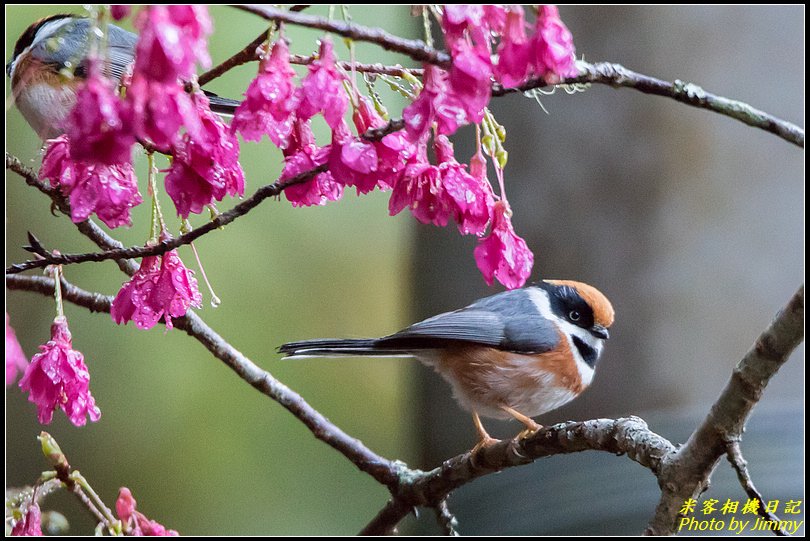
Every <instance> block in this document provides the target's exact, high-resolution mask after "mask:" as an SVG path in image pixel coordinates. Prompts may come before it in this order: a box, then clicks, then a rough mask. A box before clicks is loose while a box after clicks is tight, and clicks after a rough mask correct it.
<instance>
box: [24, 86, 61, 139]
mask: <svg viewBox="0 0 810 541" xmlns="http://www.w3.org/2000/svg"><path fill="white" fill-rule="evenodd" d="M14 101H15V103H16V105H17V108H18V109H19V110H20V113H22V115H23V117H25V120H26V121H27V122H28V123H29V124H30V125H31V127H32V128H33V129H34V131H35V132H36V133H37V135H39V136H40V137H41V138H42V139H53V138H54V137H58V136H60V135H61V134H62V133H64V131H65V130H64V123H65V119H66V118H67V116H68V114H69V113H70V111H71V110H72V109H73V107H74V105H75V104H76V93H75V92H74V91H73V89H72V88H71V87H70V85H63V86H61V87H55V86H51V85H50V84H48V83H47V82H41V83H31V84H29V85H27V86H25V89H24V90H22V91H19V92H18V93H17V94H16V95H15V97H14Z"/></svg>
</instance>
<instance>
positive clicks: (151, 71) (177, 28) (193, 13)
mask: <svg viewBox="0 0 810 541" xmlns="http://www.w3.org/2000/svg"><path fill="white" fill-rule="evenodd" d="M135 26H136V28H138V30H140V38H139V39H138V45H137V51H136V56H135V74H134V78H136V79H137V78H139V77H141V76H142V77H144V78H145V79H147V80H149V81H155V82H162V83H175V82H176V81H177V79H178V78H180V79H183V80H189V79H190V78H191V77H192V76H193V75H194V72H195V69H194V66H195V63H196V62H199V63H200V64H201V65H202V66H204V67H208V66H210V65H211V58H210V57H209V56H208V46H207V43H206V37H207V36H208V35H209V34H210V33H211V31H212V29H213V25H212V23H211V19H210V18H209V16H208V8H206V7H205V6H200V5H151V6H146V7H144V8H143V9H142V10H141V12H140V13H139V14H138V17H137V18H136V20H135Z"/></svg>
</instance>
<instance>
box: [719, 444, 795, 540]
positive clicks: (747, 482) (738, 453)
mask: <svg viewBox="0 0 810 541" xmlns="http://www.w3.org/2000/svg"><path fill="white" fill-rule="evenodd" d="M726 458H727V459H728V461H729V463H731V467H732V468H734V471H735V472H737V479H739V481H740V485H742V487H743V490H745V493H746V494H747V495H748V497H749V498H750V499H753V500H757V501H759V506H758V507H757V514H758V515H759V516H761V517H762V518H764V519H765V520H768V521H772V522H773V523H775V524H779V517H777V516H776V515H775V514H773V513H771V512H770V511H768V509H767V508H766V505H765V499H764V498H763V497H762V494H760V492H759V490H757V487H756V486H754V481H753V480H752V479H751V474H750V473H748V462H746V460H745V458H743V455H742V450H741V449H740V442H739V441H729V442H726ZM773 533H774V534H775V535H784V536H787V535H788V534H787V532H786V531H784V530H782V529H780V528H777V529H776V530H773Z"/></svg>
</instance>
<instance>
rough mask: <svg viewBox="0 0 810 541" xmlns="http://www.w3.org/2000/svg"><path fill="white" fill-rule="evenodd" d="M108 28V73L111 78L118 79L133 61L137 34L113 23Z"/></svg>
mask: <svg viewBox="0 0 810 541" xmlns="http://www.w3.org/2000/svg"><path fill="white" fill-rule="evenodd" d="M109 29H110V30H109V31H110V36H109V39H108V40H107V41H108V43H109V52H108V54H109V59H110V62H109V64H108V70H109V73H108V75H109V77H110V78H112V79H115V80H120V79H121V77H123V76H124V75H125V74H126V72H127V70H128V69H129V66H130V64H132V63H133V62H134V61H135V45H136V44H137V43H138V36H137V35H135V34H133V33H132V32H127V31H126V30H124V29H123V28H119V27H117V26H114V25H110V26H109Z"/></svg>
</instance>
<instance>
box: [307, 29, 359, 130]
mask: <svg viewBox="0 0 810 541" xmlns="http://www.w3.org/2000/svg"><path fill="white" fill-rule="evenodd" d="M300 93H301V105H300V107H299V108H298V117H299V118H301V119H303V120H307V119H309V118H312V117H313V116H314V115H316V114H318V113H323V117H324V119H326V123H327V124H328V125H329V127H330V128H332V129H335V128H337V126H338V124H340V123H341V122H342V121H343V115H344V114H345V113H346V109H347V107H348V104H349V98H348V96H347V95H346V91H345V90H344V88H343V76H342V75H341V74H340V73H339V72H338V70H337V67H336V66H335V54H334V51H333V49H332V40H331V39H329V37H324V38H322V39H321V47H320V50H319V52H318V60H316V61H315V62H313V63H312V64H310V65H309V73H308V74H307V76H306V77H305V78H304V80H303V81H302V83H301V90H300Z"/></svg>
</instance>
